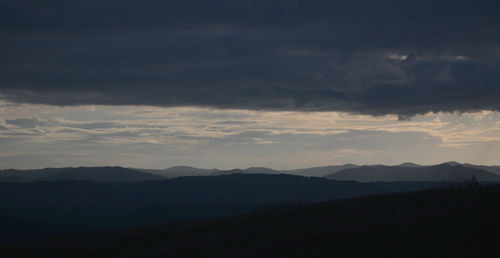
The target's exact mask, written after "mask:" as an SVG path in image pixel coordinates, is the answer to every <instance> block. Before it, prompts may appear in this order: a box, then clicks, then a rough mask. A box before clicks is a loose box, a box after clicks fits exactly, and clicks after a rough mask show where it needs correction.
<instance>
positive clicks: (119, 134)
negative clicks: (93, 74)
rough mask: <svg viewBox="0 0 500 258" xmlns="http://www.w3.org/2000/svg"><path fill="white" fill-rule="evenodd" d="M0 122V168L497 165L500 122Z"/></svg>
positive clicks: (88, 111)
mask: <svg viewBox="0 0 500 258" xmlns="http://www.w3.org/2000/svg"><path fill="white" fill-rule="evenodd" d="M0 118H1V119H0V143H1V145H2V150H1V151H0V160H1V161H2V162H1V164H2V166H3V167H4V168H7V167H18V168H29V167H40V166H56V167H57V166H73V165H111V164H115V165H122V166H134V167H147V168H165V167H168V166H172V165H181V164H188V165H196V166H200V167H220V168H231V167H246V166H256V165H262V166H269V167H274V168H297V167H307V166H317V165H328V164H340V163H347V162H354V163H360V164H370V163H389V164H395V163H398V162H404V161H413V162H418V163H426V164H429V163H437V162H442V161H447V160H452V159H453V160H458V161H463V162H471V163H483V164H494V163H495V162H497V157H496V156H495V155H494V153H498V151H500V122H499V121H500V114H499V113H496V112H491V111H482V112H476V113H463V114H458V113H453V114H450V113H437V114H436V113H428V114H425V115H418V116H415V117H413V118H412V119H410V120H400V119H399V118H398V116H396V115H385V116H375V117H374V116H369V115H355V114H349V113H343V112H292V111H286V112H276V111H274V112H273V111H251V110H230V109H213V108H198V107H176V108H161V107H149V106H75V107H57V106H46V105H31V104H22V105H21V104H13V103H8V102H4V103H2V105H1V107H0Z"/></svg>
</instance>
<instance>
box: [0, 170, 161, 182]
mask: <svg viewBox="0 0 500 258" xmlns="http://www.w3.org/2000/svg"><path fill="white" fill-rule="evenodd" d="M164 179H165V177H162V176H158V175H153V174H150V173H145V172H140V171H137V170H132V169H128V168H122V167H79V168H45V169H39V170H13V169H9V170H2V171H0V181H3V182H33V181H55V180H87V181H94V182H103V183H129V182H141V181H151V180H164Z"/></svg>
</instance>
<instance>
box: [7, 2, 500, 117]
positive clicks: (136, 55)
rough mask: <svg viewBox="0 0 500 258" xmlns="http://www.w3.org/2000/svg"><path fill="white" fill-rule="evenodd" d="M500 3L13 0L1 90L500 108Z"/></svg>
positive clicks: (301, 107) (359, 107)
mask: <svg viewBox="0 0 500 258" xmlns="http://www.w3.org/2000/svg"><path fill="white" fill-rule="evenodd" d="M499 11H500V3H499V2H498V1H485V0H479V1H457V0H453V1H430V0H429V1H428V0H424V1H414V2H412V3H408V1H375V0H372V1H370V0H357V1H327V0H317V1H311V0H289V1H287V0H256V1H245V0H214V1H205V0H191V1H141V2H140V3H139V2H137V1H123V0H122V1H111V0H105V1H94V0H87V1H69V2H68V1H28V0H16V1H2V3H0V14H1V15H0V37H1V38H2V40H1V41H0V94H1V96H2V97H3V98H5V99H8V100H9V101H14V102H22V103H43V104H50V105H85V104H102V105H152V106H207V107H218V108H238V109H252V110H297V111H346V112H352V113H363V114H371V115H384V114H396V115H399V116H400V117H407V116H412V115H415V114H418V113H427V112H429V111H435V112H437V111H447V112H451V111H460V112H467V111H478V110H496V111H499V110H500V101H498V100H499V99H500V85H499V83H500V30H499V29H498V28H499V27H500V19H498V13H499ZM18 122H22V123H27V122H28V121H24V122H23V121H18Z"/></svg>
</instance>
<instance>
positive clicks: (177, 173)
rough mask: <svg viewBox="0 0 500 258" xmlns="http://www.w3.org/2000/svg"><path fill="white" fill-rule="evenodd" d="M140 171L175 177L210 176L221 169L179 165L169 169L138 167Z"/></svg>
mask: <svg viewBox="0 0 500 258" xmlns="http://www.w3.org/2000/svg"><path fill="white" fill-rule="evenodd" d="M137 170H139V171H143V172H147V173H151V174H155V175H160V176H164V177H167V178H175V177H181V176H208V175H210V174H211V173H214V172H216V171H219V170H218V169H215V168H214V169H203V168H195V167H190V166H177V167H171V168H167V169H161V170H160V169H137Z"/></svg>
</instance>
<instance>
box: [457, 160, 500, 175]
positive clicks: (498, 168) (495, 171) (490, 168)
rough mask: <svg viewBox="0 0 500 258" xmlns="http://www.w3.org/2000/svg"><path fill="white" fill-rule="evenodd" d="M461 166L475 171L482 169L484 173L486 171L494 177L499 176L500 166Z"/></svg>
mask: <svg viewBox="0 0 500 258" xmlns="http://www.w3.org/2000/svg"><path fill="white" fill-rule="evenodd" d="M462 166H466V167H472V168H477V169H482V170H484V171H488V172H490V173H493V174H495V175H500V166H483V165H473V164H467V163H466V164H462Z"/></svg>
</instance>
